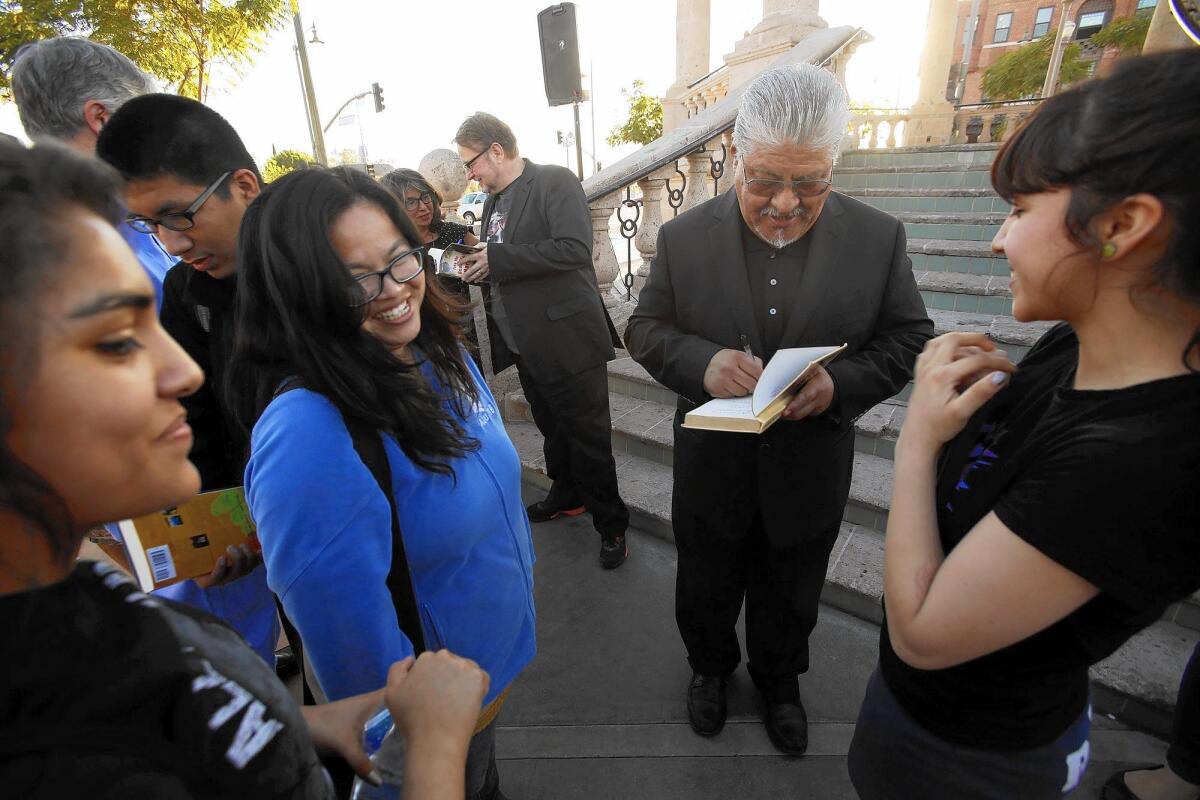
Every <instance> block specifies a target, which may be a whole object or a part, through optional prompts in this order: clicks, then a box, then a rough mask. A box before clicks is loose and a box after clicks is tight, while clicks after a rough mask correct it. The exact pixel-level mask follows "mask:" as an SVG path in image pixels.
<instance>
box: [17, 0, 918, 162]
mask: <svg viewBox="0 0 1200 800" xmlns="http://www.w3.org/2000/svg"><path fill="white" fill-rule="evenodd" d="M548 5H551V2H550V0H503V2H496V0H490V1H487V2H485V0H454V1H453V2H446V3H445V5H442V4H441V3H436V2H433V3H430V2H416V1H415V0H399V2H376V1H373V0H301V3H300V6H301V9H300V10H301V15H302V18H303V22H304V26H305V35H306V38H311V26H312V25H313V24H314V23H315V24H316V27H317V34H318V35H319V36H320V38H321V40H322V41H323V42H324V44H317V45H309V46H308V54H309V62H310V65H311V67H312V73H313V82H314V84H315V88H316V93H317V104H318V106H319V107H320V111H321V120H322V124H325V123H327V122H329V120H330V118H331V116H332V115H333V113H334V111H336V109H337V107H338V106H339V105H341V103H342V102H343V101H345V100H346V99H348V98H350V97H351V96H353V95H354V94H357V93H358V92H362V91H369V89H370V86H371V84H372V82H375V81H378V82H379V83H380V84H381V85H382V87H383V93H384V100H385V103H386V109H385V110H384V112H383V113H382V114H376V113H375V111H374V107H373V105H372V101H371V98H370V96H368V97H366V98H365V99H363V100H361V101H359V103H358V110H359V112H360V117H361V123H362V138H363V140H364V141H365V143H366V145H367V149H368V152H369V154H370V158H371V160H372V161H382V162H388V163H391V164H393V165H394V166H408V167H414V168H415V167H416V166H417V163H418V162H419V161H420V160H421V158H422V157H423V156H424V155H425V154H426V153H428V152H429V151H430V150H433V149H436V148H442V147H452V145H451V141H450V140H451V138H452V137H453V135H454V132H455V130H456V129H457V128H458V125H459V123H460V122H461V121H462V120H463V119H464V118H465V117H466V116H468V115H469V114H471V113H472V112H474V111H476V110H482V111H488V112H490V113H492V114H495V115H496V116H498V117H500V118H501V119H503V120H504V121H506V122H507V123H508V124H509V125H510V126H511V127H512V128H513V130H514V132H515V133H516V135H517V141H518V144H519V145H520V148H521V152H522V154H523V155H525V156H527V157H529V158H531V159H533V160H534V161H541V162H554V163H560V164H567V163H568V162H567V157H568V153H567V151H566V150H564V149H563V148H562V147H559V146H558V144H557V142H556V134H555V132H556V131H557V130H563V131H568V130H571V129H572V128H573V126H574V123H573V119H572V113H571V107H570V106H560V107H557V108H549V107H547V105H546V97H545V91H544V88H543V83H542V71H541V59H540V54H539V49H538V35H537V12H538V11H539V10H541V9H542V8H545V7H547V6H548ZM675 5H676V4H675V0H576V12H577V15H578V30H579V46H580V51H581V53H580V63H581V67H582V69H583V71H584V72H585V73H587V72H589V64H590V65H591V69H590V72H591V73H592V75H593V80H594V95H593V96H594V98H595V101H594V103H585V104H584V105H583V106H582V107H581V109H580V112H581V122H582V131H583V137H582V138H583V145H584V150H585V155H584V162H585V165H584V169H585V175H586V174H590V172H591V161H590V157H589V156H588V155H587V152H589V151H591V149H592V148H591V141H592V133H591V115H592V112H593V111H594V112H595V120H596V122H595V141H596V147H597V150H598V155H599V158H600V161H601V162H602V163H604V164H607V163H612V162H614V161H615V160H616V159H618V158H620V157H622V156H624V155H626V154H627V153H629V152H630V151H632V150H634V149H636V148H635V146H631V145H625V146H623V147H621V148H618V149H615V150H614V149H613V148H610V147H608V145H607V144H605V142H604V138H605V136H606V135H607V134H608V132H609V131H610V130H611V129H612V128H613V127H614V126H615V125H617V124H619V123H620V122H622V121H623V120H624V117H625V103H624V101H623V98H622V97H621V94H620V90H621V88H622V87H628V86H630V85H631V84H632V83H633V81H634V80H635V79H641V80H643V81H644V82H645V84H646V90H647V91H648V92H650V93H652V94H657V95H660V96H661V95H662V94H663V93H664V92H665V90H666V89H667V87H668V86H669V85H670V84H671V83H672V82H673V81H674V78H675V46H674V42H675ZM927 7H928V0H821V2H820V13H821V16H822V17H823V18H824V19H825V20H826V21H827V22H828V23H829V24H830V25H831V26H837V25H859V26H862V27H864V28H866V29H867V31H868V32H870V33H871V34H872V35H873V36H874V37H875V41H874V42H873V43H871V44H869V45H865V46H863V47H861V48H860V49H859V51H858V53H857V54H856V55H855V57H854V58H853V59H852V60H851V62H850V68H849V73H848V76H847V81H848V83H849V90H850V96H851V100H852V102H853V103H856V104H858V103H872V104H876V105H887V106H905V105H907V104H909V103H911V102H912V100H913V99H914V97H915V95H916V89H917V76H916V72H917V63H918V61H919V57H920V50H921V43H922V37H923V35H924V29H925V15H926V11H927ZM711 8H712V11H711V31H712V36H711V39H712V41H711V44H710V48H709V52H710V62H711V65H712V67H714V68H715V67H717V66H719V65H720V64H721V63H723V62H722V56H723V55H724V54H726V53H729V52H731V51H732V50H733V45H734V43H735V42H736V41H737V40H738V39H740V38H741V37H742V35H743V34H744V33H745V31H747V30H749V29H750V28H752V27H753V26H754V25H755V24H756V23H757V22H758V21H759V19H760V18H761V16H762V5H761V4H760V3H758V2H755V1H754V0H711ZM294 41H295V35H294V29H293V27H292V25H291V23H290V21H289V23H288V24H287V25H286V26H285V27H284V28H282V29H280V30H279V31H277V32H275V33H274V34H273V35H272V36H271V38H270V40H269V41H268V43H267V45H266V47H265V49H264V50H263V52H262V53H261V54H259V56H258V57H257V58H256V59H255V60H254V62H253V64H252V65H251V66H250V67H249V68H248V69H246V71H245V74H244V75H242V76H241V77H240V78H239V77H237V76H234V75H232V74H230V73H229V72H228V70H222V71H219V72H218V73H217V74H215V75H214V76H213V77H214V80H213V88H212V91H211V92H210V93H209V96H208V103H209V105H211V106H212V107H213V108H215V109H216V110H217V111H219V112H220V113H221V114H223V115H224V116H225V117H226V118H227V119H228V120H229V121H230V122H231V123H232V124H233V126H234V127H235V128H236V129H237V130H238V132H239V133H240V134H241V136H242V138H243V139H244V140H245V142H246V144H247V147H248V148H249V150H250V153H251V154H252V155H253V156H254V157H255V159H256V160H257V161H258V162H259V164H261V163H262V162H263V161H264V160H266V158H267V157H269V156H270V155H271V152H272V147H273V146H274V147H276V148H278V149H285V148H294V149H298V150H305V151H310V149H311V145H310V142H309V137H308V129H307V125H306V123H305V119H304V105H303V98H302V94H301V89H300V81H299V78H298V75H297V68H296V60H295V56H294V54H293V51H292V48H293V44H294ZM584 88H585V89H586V88H588V78H587V77H586V76H585V78H584ZM354 107H355V105H354V104H351V105H350V107H349V108H348V109H347V111H346V112H343V116H345V115H346V114H349V113H351V112H352V110H353V109H354ZM593 107H594V108H593ZM0 131H2V132H5V133H11V134H13V135H16V136H21V135H22V131H21V126H20V122H19V120H18V118H17V115H16V109H15V108H14V107H13V106H12V105H11V104H3V105H0ZM358 145H359V126H358V125H357V124H351V125H346V126H339V125H338V124H337V123H335V124H334V126H333V127H332V128H330V130H329V132H328V133H327V134H326V147H327V149H328V151H329V153H330V156H331V158H332V157H333V156H334V154H336V153H338V152H340V151H341V150H342V149H343V148H350V149H353V150H356V151H357V148H358ZM570 159H571V160H570V165H571V166H573V165H574V152H573V151H571V153H570Z"/></svg>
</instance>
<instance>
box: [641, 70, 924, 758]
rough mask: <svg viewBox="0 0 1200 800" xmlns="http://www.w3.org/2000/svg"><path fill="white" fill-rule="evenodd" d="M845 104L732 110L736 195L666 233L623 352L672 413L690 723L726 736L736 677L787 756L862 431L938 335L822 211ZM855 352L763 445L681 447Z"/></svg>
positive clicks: (850, 211) (812, 98) (873, 253)
mask: <svg viewBox="0 0 1200 800" xmlns="http://www.w3.org/2000/svg"><path fill="white" fill-rule="evenodd" d="M848 120H849V110H848V103H847V99H846V94H845V91H844V90H843V89H842V87H841V86H840V85H839V84H838V82H837V79H836V78H835V77H834V76H833V75H832V74H831V73H829V72H827V71H825V70H822V69H819V68H817V67H814V66H810V65H800V66H795V65H790V66H784V67H777V68H774V69H771V70H769V71H768V72H766V73H764V74H763V75H761V76H759V77H758V78H756V79H755V80H754V82H753V83H752V84H751V85H750V86H748V87H747V89H746V92H745V94H744V95H743V96H742V101H741V107H740V108H739V111H738V117H737V122H736V124H735V125H734V129H733V150H732V156H733V158H734V161H735V165H734V173H733V174H734V185H733V188H732V189H730V190H729V191H727V192H725V193H724V194H722V195H721V196H719V197H716V198H714V199H712V200H709V201H708V202H706V203H704V204H702V205H700V206H697V207H696V208H694V209H692V210H690V211H688V212H687V213H685V214H682V215H680V216H679V217H677V218H676V219H674V220H671V221H670V222H668V223H666V224H665V225H663V227H662V229H661V231H660V232H659V236H658V248H657V254H656V255H655V258H654V261H653V263H652V265H651V268H650V278H649V280H648V282H647V283H646V286H645V288H643V289H642V293H641V296H640V297H639V299H638V306H637V310H636V311H635V312H634V314H633V316H632V318H630V320H629V325H628V328H627V331H626V334H625V340H626V345H627V347H628V348H629V352H630V355H632V356H633V357H634V359H636V360H637V361H638V362H639V363H640V364H641V365H642V366H644V367H645V368H646V369H647V370H648V371H649V372H650V374H651V375H653V376H654V377H655V379H657V380H658V381H660V382H661V383H663V384H664V385H666V386H667V387H669V388H671V389H673V390H674V391H675V392H676V393H677V394H678V395H679V401H678V409H677V412H676V415H675V457H674V468H673V469H674V496H673V498H672V516H673V524H674V532H675V542H676V545H677V547H678V550H679V565H678V570H677V573H676V585H675V616H676V621H677V622H678V625H679V631H680V634H681V635H682V637H683V642H684V645H685V647H686V648H687V653H688V663H689V664H690V666H691V668H692V673H693V675H692V679H691V681H690V683H689V686H688V692H687V698H688V718H689V721H690V722H691V725H692V727H693V729H695V731H696V732H697V733H699V734H701V735H704V736H712V735H715V734H716V733H718V732H719V731H720V730H721V728H722V726H723V725H724V722H725V714H726V700H725V687H726V681H727V679H728V677H729V675H730V674H731V673H732V672H733V670H734V669H735V668H736V667H737V665H738V662H739V661H740V658H741V652H740V649H739V644H738V638H737V633H736V631H735V625H736V624H737V619H738V614H739V612H740V610H741V607H742V602H743V599H744V600H745V605H746V651H747V656H748V669H749V672H750V676H751V678H752V679H753V681H754V683H755V685H756V686H757V687H758V690H759V691H760V692H761V694H762V697H763V702H764V708H765V715H764V719H765V722H766V727H767V732H768V734H769V735H770V738H771V741H772V742H773V743H774V744H775V746H776V747H777V748H779V749H780V750H781V751H783V752H785V753H789V754H794V755H799V754H802V753H804V751H805V749H806V748H807V746H808V723H807V717H806V714H805V711H804V706H803V704H802V703H801V700H800V691H799V681H798V676H799V675H800V674H801V673H803V672H805V671H806V670H807V669H808V666H809V650H808V637H809V634H810V633H811V632H812V630H813V627H814V626H815V625H816V621H817V608H818V603H819V600H820V595H821V589H822V586H823V585H824V581H825V572H826V568H827V565H828V562H829V553H830V551H831V550H832V548H833V544H834V541H835V540H836V539H837V536H838V530H839V526H840V523H841V516H842V510H843V508H844V507H845V504H846V499H847V496H848V494H849V490H850V478H851V468H852V464H853V454H854V421H855V420H856V419H857V418H858V417H859V416H861V415H862V414H863V413H864V412H865V411H867V410H868V409H869V408H871V407H872V406H874V405H876V404H877V403H879V402H881V401H883V400H885V399H886V398H888V397H891V396H892V395H894V394H896V392H898V391H899V390H900V389H901V388H902V387H903V386H904V385H905V383H906V382H907V381H908V380H909V378H910V376H911V374H912V369H913V364H914V362H915V360H916V357H917V354H918V353H919V352H920V351H921V348H922V347H923V346H924V344H925V341H926V340H928V339H929V338H931V337H932V336H933V325H932V323H931V322H930V321H929V317H928V315H927V314H926V313H925V307H924V305H923V304H922V302H921V298H920V295H919V294H918V292H917V287H916V282H915V280H914V279H913V274H912V265H911V262H910V261H909V259H908V256H907V255H906V253H905V236H904V227H903V225H901V224H900V222H899V221H897V220H896V219H895V218H893V217H891V216H889V215H887V214H885V213H883V212H881V211H878V210H876V209H873V208H871V207H869V206H866V205H864V204H862V203H860V202H858V201H856V200H853V199H851V198H849V197H845V196H842V195H840V194H838V193H837V192H833V191H831V186H832V183H831V178H832V173H833V167H834V163H835V162H836V160H837V157H838V155H839V148H840V144H841V141H842V137H843V135H844V132H845V129H846V125H847V122H848ZM843 342H846V343H848V345H849V346H848V347H847V348H846V350H845V352H844V353H843V354H842V355H841V356H840V357H839V358H838V359H837V360H835V361H833V362H831V363H830V364H829V365H828V366H827V367H825V368H822V369H819V370H818V371H817V373H816V375H815V376H814V377H813V378H812V379H811V380H809V381H808V382H807V383H806V384H805V385H804V387H803V388H802V389H801V391H800V392H799V393H798V394H796V395H795V397H794V398H792V399H791V401H790V402H789V404H788V405H787V408H786V410H785V411H784V414H783V419H781V420H780V421H779V422H778V423H777V424H775V425H774V426H772V427H770V428H768V429H767V430H766V431H765V432H763V433H761V434H759V435H754V434H747V433H729V432H710V431H700V430H694V429H684V428H682V427H681V422H682V420H683V417H684V415H685V414H686V413H687V412H688V411H690V410H692V409H693V408H695V407H696V406H697V405H699V404H701V403H704V402H706V401H708V400H710V399H712V398H715V397H741V396H745V395H748V394H750V393H751V392H753V390H754V387H755V385H756V383H757V381H758V378H759V375H760V374H761V373H762V368H763V364H764V363H765V362H766V361H769V360H770V359H771V357H772V356H773V355H774V354H775V352H776V351H778V350H780V349H783V348H792V347H807V346H818V345H834V344H841V343H843Z"/></svg>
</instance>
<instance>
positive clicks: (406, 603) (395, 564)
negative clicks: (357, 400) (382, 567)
mask: <svg viewBox="0 0 1200 800" xmlns="http://www.w3.org/2000/svg"><path fill="white" fill-rule="evenodd" d="M342 419H343V421H344V422H345V423H346V430H348V431H350V438H351V439H352V440H353V441H354V449H355V451H357V452H358V457H359V458H361V459H362V462H363V463H364V464H366V465H367V469H369V470H370V471H371V475H372V476H373V477H374V478H375V482H376V483H377V484H379V490H380V491H381V492H383V496H384V497H385V498H386V499H387V502H388V508H390V509H391V511H392V566H391V569H390V570H389V571H388V577H387V587H388V591H390V592H391V593H392V605H394V606H395V607H396V618H397V620H399V622H400V630H401V631H403V632H404V635H405V636H407V637H408V640H409V641H410V642H412V646H413V655H417V656H419V655H421V653H424V652H425V633H424V629H423V628H422V627H421V614H420V612H419V611H418V609H417V595H416V592H415V591H413V585H412V573H411V572H409V569H408V554H407V553H406V552H405V550H404V537H403V536H402V535H401V532H400V513H399V512H398V511H397V509H396V498H395V496H394V494H393V492H392V468H391V465H390V464H388V459H387V451H386V450H385V449H384V446H383V434H381V433H380V432H379V431H376V430H373V429H371V428H370V427H369V426H367V425H364V424H363V423H362V422H360V421H358V420H354V419H350V418H349V417H343V418H342Z"/></svg>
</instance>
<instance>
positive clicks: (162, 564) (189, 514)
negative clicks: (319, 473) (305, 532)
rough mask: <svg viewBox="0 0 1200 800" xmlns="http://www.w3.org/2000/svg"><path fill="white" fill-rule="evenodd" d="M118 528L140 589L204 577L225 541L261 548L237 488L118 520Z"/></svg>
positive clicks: (244, 500) (207, 494)
mask: <svg viewBox="0 0 1200 800" xmlns="http://www.w3.org/2000/svg"><path fill="white" fill-rule="evenodd" d="M119 528H120V531H121V539H122V542H121V543H122V544H123V545H124V546H125V554H126V555H127V556H128V558H129V566H130V567H132V568H133V575H134V577H135V578H136V579H137V582H138V586H140V587H141V589H142V591H144V592H149V591H153V590H154V589H161V588H162V587H164V586H170V585H171V584H173V583H179V581H182V580H187V579H188V578H197V577H199V576H201V575H207V574H208V573H210V572H212V571H213V570H214V569H215V568H216V566H217V559H218V558H220V557H221V555H222V554H223V553H224V552H225V548H227V547H229V546H230V545H238V544H249V545H250V548H251V549H252V550H255V551H260V550H261V549H262V548H261V546H260V545H259V543H258V536H257V534H256V533H255V529H254V521H253V520H252V519H251V518H250V510H249V509H248V508H247V507H246V496H245V494H244V493H243V492H242V487H240V486H236V487H234V488H232V489H218V490H217V491H214V492H205V493H204V494H200V495H197V496H196V497H193V498H192V499H191V500H188V501H187V502H186V503H180V504H179V505H178V506H174V507H172V508H167V509H164V510H162V511H159V512H156V513H153V514H146V515H145V516H142V517H137V518H136V519H127V520H123V521H122V522H120V523H119Z"/></svg>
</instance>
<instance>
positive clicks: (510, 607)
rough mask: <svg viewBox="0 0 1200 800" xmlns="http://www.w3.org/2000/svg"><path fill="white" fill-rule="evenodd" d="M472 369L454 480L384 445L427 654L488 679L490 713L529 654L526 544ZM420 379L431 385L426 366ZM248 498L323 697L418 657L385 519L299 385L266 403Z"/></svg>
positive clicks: (368, 686) (525, 526)
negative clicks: (470, 667) (444, 652)
mask: <svg viewBox="0 0 1200 800" xmlns="http://www.w3.org/2000/svg"><path fill="white" fill-rule="evenodd" d="M467 363H468V365H469V368H470V370H471V374H472V377H473V379H474V380H475V384H476V386H477V387H478V391H479V402H478V403H477V404H476V405H475V407H474V408H470V409H467V410H466V417H467V418H466V419H465V420H463V424H464V427H465V429H466V432H467V434H468V435H470V436H472V437H474V438H475V439H477V440H478V441H479V444H480V447H479V449H478V450H476V451H474V452H472V453H469V454H468V455H466V456H465V457H463V458H461V459H457V460H455V461H454V462H453V467H454V471H455V477H454V478H452V477H450V476H443V475H437V474H435V473H432V472H428V471H426V470H423V469H421V468H420V467H418V466H416V465H415V464H413V463H412V461H410V460H409V459H408V457H407V456H405V455H404V451H403V450H402V449H400V446H399V445H398V444H397V443H396V441H395V439H393V438H392V437H390V436H389V437H385V445H386V450H387V455H388V463H389V464H390V465H391V469H392V482H393V487H394V489H393V491H394V497H395V501H396V508H397V510H398V512H399V514H400V529H401V531H402V535H403V537H404V546H405V551H406V553H407V555H408V564H409V569H410V571H411V573H412V579H413V589H414V592H415V593H416V598H417V603H418V605H419V607H420V612H421V619H422V622H423V623H424V634H425V644H426V647H428V648H429V649H431V650H436V649H439V648H442V647H445V648H447V649H449V650H451V651H452V652H454V653H457V654H458V655H461V656H465V657H467V658H470V659H473V660H474V661H475V662H477V663H478V664H479V665H480V666H481V667H482V668H483V669H484V670H486V671H487V673H488V675H489V676H490V678H491V683H490V686H489V688H488V693H487V696H486V697H485V698H484V703H485V704H486V703H489V702H491V701H492V700H493V699H494V698H495V697H496V696H497V695H499V694H500V692H502V691H503V690H504V689H505V688H506V687H507V686H508V685H509V684H510V683H512V681H513V679H514V678H515V677H516V676H517V675H518V674H519V673H520V671H521V670H522V669H523V668H524V667H525V665H526V664H528V663H529V662H530V660H532V659H533V656H534V652H535V649H536V643H535V633H534V610H533V541H532V538H531V535H530V530H529V518H528V516H526V513H525V509H524V506H523V505H522V503H521V463H520V459H519V458H518V456H517V452H516V450H515V449H514V448H513V445H512V442H511V441H510V440H509V438H508V434H507V433H506V432H505V430H504V423H503V421H502V420H501V418H500V411H499V409H498V408H497V407H496V401H495V399H494V398H493V397H492V394H491V392H490V391H488V387H487V384H486V383H484V381H483V379H482V378H481V377H480V375H479V373H478V371H477V370H476V368H475V365H474V364H473V363H472V362H471V360H470V359H467ZM422 372H423V373H424V374H425V376H426V378H427V379H428V380H430V382H431V383H433V385H434V386H435V388H436V387H437V383H436V381H435V380H434V378H433V375H432V370H431V369H430V368H429V367H428V364H426V365H425V367H423V368H422ZM451 413H454V410H453V407H452V406H451ZM246 500H247V502H248V504H249V506H250V511H251V513H252V514H253V516H254V520H255V523H256V524H257V526H258V538H259V541H261V542H262V547H263V556H264V558H265V560H266V565H267V582H268V583H269V584H270V586H271V588H272V589H273V590H274V591H275V593H276V594H278V595H279V597H280V599H281V600H282V601H283V606H284V608H285V609H286V610H287V614H288V616H289V617H290V618H291V620H292V622H293V623H294V624H295V625H296V628H297V629H298V630H299V631H300V635H301V637H302V638H303V640H304V651H305V653H306V656H307V658H308V659H309V664H310V666H311V667H312V669H313V672H314V673H315V675H316V678H317V682H318V684H319V685H320V687H321V690H322V691H323V692H324V693H325V695H326V697H328V698H329V699H330V700H338V699H341V698H344V697H348V696H350V695H354V694H359V693H361V692H368V691H373V690H375V689H378V688H380V687H381V686H383V685H384V684H386V683H387V672H388V668H389V667H390V666H391V665H392V664H393V663H394V662H396V661H398V660H400V659H402V658H404V657H405V656H409V655H412V652H413V648H412V644H411V643H410V642H409V640H408V638H407V637H406V636H405V635H404V634H403V633H401V631H400V627H399V625H398V624H397V622H396V613H395V607H394V605H393V604H392V597H391V594H390V593H389V592H388V588H387V586H386V584H385V581H386V579H387V574H388V570H389V568H390V566H391V563H392V543H391V511H390V509H389V508H388V504H387V501H386V500H385V499H384V497H383V495H382V493H380V491H379V484H377V483H376V482H375V479H374V478H373V477H372V476H371V472H370V470H368V469H367V466H366V465H365V464H364V463H363V462H362V460H361V459H360V458H359V456H358V453H357V452H356V451H355V450H354V444H353V442H352V441H351V438H350V434H349V433H348V432H347V430H346V426H345V424H344V423H343V421H342V417H341V414H339V413H338V410H337V408H336V407H335V406H334V405H333V404H332V403H331V402H329V400H328V399H326V398H325V397H324V396H322V395H320V394H316V393H314V392H311V391H308V390H306V389H295V390H293V391H289V392H285V393H283V394H281V395H279V396H278V397H276V398H275V399H274V400H273V401H272V402H271V404H270V405H268V406H267V408H266V410H265V411H264V412H263V414H262V416H261V417H260V418H259V420H258V423H257V424H256V425H255V426H254V432H253V434H252V436H251V454H250V462H249V464H248V465H247V466H246Z"/></svg>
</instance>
